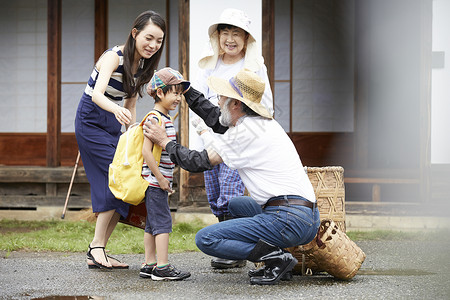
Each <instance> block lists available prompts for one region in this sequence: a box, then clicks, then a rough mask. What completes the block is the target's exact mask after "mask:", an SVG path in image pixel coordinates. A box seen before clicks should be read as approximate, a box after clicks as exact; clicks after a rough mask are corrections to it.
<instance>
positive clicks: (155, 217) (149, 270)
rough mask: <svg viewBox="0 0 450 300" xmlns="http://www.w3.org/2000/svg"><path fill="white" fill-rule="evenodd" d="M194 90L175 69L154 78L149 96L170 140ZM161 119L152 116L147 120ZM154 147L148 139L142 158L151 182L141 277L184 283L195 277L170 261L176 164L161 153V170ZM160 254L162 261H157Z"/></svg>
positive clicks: (144, 172) (154, 115)
mask: <svg viewBox="0 0 450 300" xmlns="http://www.w3.org/2000/svg"><path fill="white" fill-rule="evenodd" d="M189 86H190V83H189V82H188V81H186V80H184V79H183V76H182V75H181V74H180V73H179V72H178V71H175V70H173V69H171V68H164V69H161V70H159V71H157V72H155V74H154V75H153V77H152V79H151V80H150V82H149V84H148V86H147V92H148V93H149V94H150V96H152V97H153V98H154V99H155V106H154V110H156V111H158V112H159V114H160V117H161V118H162V120H161V121H162V124H164V125H165V128H166V133H167V136H168V137H169V138H170V139H172V140H174V141H175V140H176V131H175V128H174V126H173V123H172V119H171V117H170V116H169V111H170V110H174V109H175V108H176V107H177V105H178V104H179V103H180V102H181V96H182V94H183V92H184V91H186V90H187V89H188V88H189ZM150 118H154V119H156V120H157V121H158V119H159V116H157V114H154V113H151V114H150V115H149V117H148V119H147V120H149V119H150ZM152 149H153V143H152V141H151V140H149V139H148V138H145V139H144V145H143V148H142V154H143V156H144V165H143V167H142V176H143V178H145V179H146V180H147V181H148V188H147V191H146V193H145V205H146V207H147V219H146V222H145V223H146V224H145V233H144V247H145V263H143V264H142V267H141V270H140V273H139V276H140V277H143V278H148V277H151V278H152V279H153V280H183V279H185V278H188V277H189V276H191V274H190V273H189V272H183V271H180V270H177V269H176V268H175V267H174V266H172V265H171V264H169V261H168V248H169V233H170V232H172V217H171V215H170V209H169V203H168V193H169V192H172V189H171V185H172V179H173V168H174V163H172V161H171V160H170V158H169V156H168V154H167V152H166V151H164V150H163V151H162V153H161V161H160V163H159V167H158V165H157V163H156V161H155V158H154V157H153V154H152ZM156 254H158V257H156Z"/></svg>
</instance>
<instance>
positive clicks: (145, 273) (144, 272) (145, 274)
mask: <svg viewBox="0 0 450 300" xmlns="http://www.w3.org/2000/svg"><path fill="white" fill-rule="evenodd" d="M155 266H156V265H147V264H146V263H143V264H142V266H141V271H140V272H139V276H140V277H142V278H150V277H152V274H153V269H154V268H155Z"/></svg>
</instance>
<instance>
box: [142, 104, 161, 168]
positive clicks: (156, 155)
mask: <svg viewBox="0 0 450 300" xmlns="http://www.w3.org/2000/svg"><path fill="white" fill-rule="evenodd" d="M150 115H155V116H156V117H157V118H158V125H159V126H161V124H162V122H163V118H162V116H161V114H160V113H159V112H158V111H156V110H152V111H150V112H149V113H148V114H147V115H146V116H145V118H144V119H143V120H142V122H141V124H140V125H141V126H143V125H144V123H145V121H146V120H147V118H148V117H149V116H150ZM152 153H153V157H154V158H155V161H156V165H157V166H159V162H160V161H161V153H162V148H161V146H160V145H157V144H153V151H152Z"/></svg>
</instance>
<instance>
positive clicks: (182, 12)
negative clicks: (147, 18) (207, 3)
mask: <svg viewBox="0 0 450 300" xmlns="http://www.w3.org/2000/svg"><path fill="white" fill-rule="evenodd" d="M178 3H179V6H178V14H179V33H178V36H179V39H178V40H179V50H178V51H179V52H178V57H179V68H180V72H181V74H183V76H184V78H189V4H190V3H189V0H179V2H178ZM179 112H180V121H179V130H178V131H179V133H180V134H179V136H180V143H181V145H183V146H186V147H188V146H189V107H188V105H187V103H186V101H182V102H181V104H180V109H179ZM188 182H189V172H188V171H186V170H183V169H181V168H180V180H179V183H180V184H179V192H180V199H179V204H182V206H184V205H183V203H186V202H187V199H188V195H189V189H188V188H187V183H188Z"/></svg>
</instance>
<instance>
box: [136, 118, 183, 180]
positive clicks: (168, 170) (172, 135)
mask: <svg viewBox="0 0 450 300" xmlns="http://www.w3.org/2000/svg"><path fill="white" fill-rule="evenodd" d="M158 112H159V111H158ZM159 113H160V114H161V117H162V122H164V124H165V127H166V134H167V137H168V138H169V139H171V140H172V141H176V140H177V136H176V130H175V127H174V125H173V122H172V118H171V117H170V116H167V115H165V114H163V113H161V112H159ZM150 118H154V119H155V120H156V121H158V117H157V116H156V115H154V114H150V115H149V116H148V118H147V121H149V120H150ZM174 168H175V164H174V163H173V162H172V161H171V160H170V158H169V154H168V153H167V152H166V150H162V152H161V161H160V163H159V171H160V172H161V174H162V175H163V176H164V177H165V178H166V179H167V180H169V182H170V183H172V182H173V169H174ZM142 177H143V178H144V179H145V180H147V181H148V184H149V185H150V186H153V187H160V186H159V183H158V180H157V179H156V177H155V176H154V175H153V174H152V171H151V170H150V168H149V167H148V166H147V164H146V162H145V161H144V164H143V166H142Z"/></svg>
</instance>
